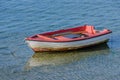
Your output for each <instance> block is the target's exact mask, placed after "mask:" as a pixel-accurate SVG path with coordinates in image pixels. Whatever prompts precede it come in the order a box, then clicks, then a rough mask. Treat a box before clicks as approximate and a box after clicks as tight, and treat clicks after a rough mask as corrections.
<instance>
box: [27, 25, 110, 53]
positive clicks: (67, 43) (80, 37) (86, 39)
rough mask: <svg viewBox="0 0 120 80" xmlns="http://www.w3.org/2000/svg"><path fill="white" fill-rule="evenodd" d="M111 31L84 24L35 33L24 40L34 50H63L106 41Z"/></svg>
mask: <svg viewBox="0 0 120 80" xmlns="http://www.w3.org/2000/svg"><path fill="white" fill-rule="evenodd" d="M111 32H112V31H111V30H108V29H103V30H96V29H94V26H91V25H84V26H78V27H75V28H69V29H62V30H57V31H52V32H45V33H41V34H36V35H33V36H30V37H27V38H26V39H25V40H26V42H27V43H28V46H29V47H31V48H32V49H33V51H35V52H40V51H65V50H73V49H78V48H84V47H88V46H92V45H96V44H100V43H104V42H108V40H109V38H110V33H111Z"/></svg>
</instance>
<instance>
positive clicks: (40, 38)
mask: <svg viewBox="0 0 120 80" xmlns="http://www.w3.org/2000/svg"><path fill="white" fill-rule="evenodd" d="M86 28H87V29H86ZM86 30H87V31H88V32H89V34H88V35H89V36H88V37H83V38H81V37H78V38H74V39H72V38H64V37H58V38H59V39H58V40H56V39H52V38H49V37H46V36H49V35H54V34H60V33H65V32H79V31H86ZM92 30H94V31H95V29H94V27H93V26H88V25H87V26H86V25H85V26H79V27H75V28H69V29H64V30H57V31H53V32H46V33H42V34H37V35H34V36H31V37H28V38H26V40H29V41H40V42H71V41H80V40H86V39H91V38H95V37H99V36H102V35H106V34H110V33H112V31H110V30H108V29H104V30H102V31H100V32H99V33H95V34H93V33H94V31H92Z"/></svg>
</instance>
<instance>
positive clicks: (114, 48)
mask: <svg viewBox="0 0 120 80" xmlns="http://www.w3.org/2000/svg"><path fill="white" fill-rule="evenodd" d="M119 4H120V0H116V1H113V0H109V1H107V0H106V1H105V0H96V1H94V2H93V1H90V0H84V1H80V0H69V1H67V0H60V1H57V0H56V1H54V0H19V1H16V0H0V80H96V79H97V80H119V79H120V37H119V34H120V31H119V29H120V15H119V14H120V5H119ZM84 24H90V25H94V26H96V28H97V29H103V28H108V29H110V30H112V31H113V33H112V35H111V38H110V41H109V42H108V43H107V45H102V46H100V47H98V48H96V47H93V49H91V48H90V49H85V50H74V51H67V52H56V53H55V52H54V53H34V52H33V51H32V50H31V49H30V48H29V47H28V46H27V44H26V43H25V41H24V39H25V37H27V36H31V35H33V34H37V33H41V32H46V31H52V30H58V29H64V28H70V27H74V26H79V25H84Z"/></svg>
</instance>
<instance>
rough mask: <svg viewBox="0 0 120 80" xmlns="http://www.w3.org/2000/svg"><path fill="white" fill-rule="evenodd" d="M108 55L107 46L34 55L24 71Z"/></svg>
mask: <svg viewBox="0 0 120 80" xmlns="http://www.w3.org/2000/svg"><path fill="white" fill-rule="evenodd" d="M108 53H109V47H108V45H107V44H102V45H99V46H97V47H96V46H95V47H88V48H84V49H82V50H74V51H64V52H41V53H34V54H33V56H32V57H31V58H30V59H29V60H28V62H27V64H26V66H25V67H26V69H29V68H32V67H35V66H45V65H62V64H68V63H71V62H75V61H78V60H80V59H84V58H86V57H89V56H92V55H100V54H108Z"/></svg>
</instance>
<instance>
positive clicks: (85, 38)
mask: <svg viewBox="0 0 120 80" xmlns="http://www.w3.org/2000/svg"><path fill="white" fill-rule="evenodd" d="M110 33H112V31H111V30H108V32H106V33H102V34H97V35H93V36H88V37H84V38H77V39H73V40H61V41H60V40H52V41H50V40H44V41H43V40H28V39H26V41H37V42H54V43H58V42H59V43H63V42H74V41H82V40H87V39H91V38H96V37H100V36H103V35H107V34H110ZM43 34H44V33H43ZM34 36H35V35H34Z"/></svg>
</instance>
